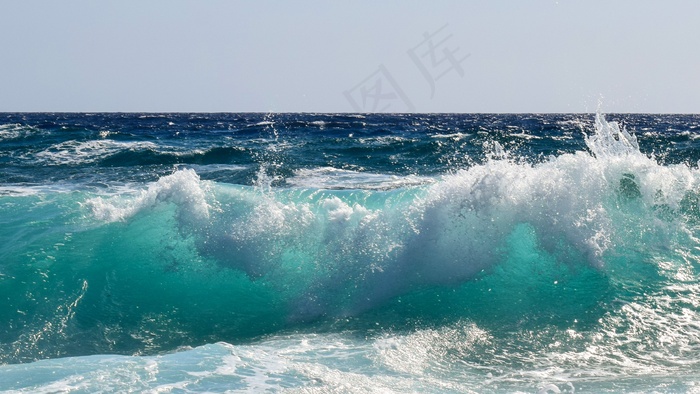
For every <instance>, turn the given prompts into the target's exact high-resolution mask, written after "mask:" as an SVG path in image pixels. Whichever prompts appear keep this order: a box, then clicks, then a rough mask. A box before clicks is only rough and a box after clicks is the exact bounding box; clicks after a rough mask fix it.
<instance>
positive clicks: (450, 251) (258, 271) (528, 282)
mask: <svg viewBox="0 0 700 394" xmlns="http://www.w3.org/2000/svg"><path fill="white" fill-rule="evenodd" d="M606 119H607V120H606ZM699 131H700V117H699V116H695V115H614V114H613V115H607V116H606V117H603V116H602V115H595V114H561V115H533V114H523V115H488V114H474V115H449V114H448V115H421V114H410V115H408V114H407V115H389V114H386V115H352V114H335V115H334V114H0V300H2V302H1V303H0V322H2V324H0V364H2V365H1V366H0V390H23V391H26V392H34V391H41V390H43V391H52V390H53V391H62V390H63V391H75V392H94V391H99V390H105V389H108V388H109V389H114V390H117V391H125V390H165V389H168V390H174V389H176V390H184V391H187V390H190V391H195V392H197V391H225V390H249V391H262V390H273V391H285V390H290V391H294V390H308V391H313V392H334V391H343V390H355V389H357V390H359V391H362V390H369V391H372V390H385V391H389V392H411V391H414V392H465V391H467V392H468V391H474V392H502V391H505V392H512V391H523V392H538V391H540V392H574V391H576V392H619V391H653V390H657V391H665V392H668V391H672V392H686V391H692V390H694V389H695V388H696V384H698V382H700V374H699V373H698V372H700V369H699V367H698V365H697V361H696V360H697V357H696V355H697V354H698V351H699V350H700V325H698V324H697V321H699V318H700V316H698V305H700V282H699V281H698V280H697V272H696V271H697V270H698V254H699V253H700V252H699V250H700V249H699V247H700V245H699V241H698V239H700V238H698V236H699V235H700V234H698V230H699V227H698V225H699V223H700V207H698V201H700V189H699V185H700V183H699V182H700V173H699V172H698V168H697V161H698V159H700V149H699V148H700V146H699V145H698V138H699V137H700V134H699V133H698V132H699ZM351 388H352V389H351Z"/></svg>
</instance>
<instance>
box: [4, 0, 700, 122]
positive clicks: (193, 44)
mask: <svg viewBox="0 0 700 394" xmlns="http://www.w3.org/2000/svg"><path fill="white" fill-rule="evenodd" d="M698 21H700V2H694V1H668V2H660V1H647V0H641V1H640V0H638V1H602V0H587V1H583V0H578V1H574V0H558V1H555V0H542V1H530V2H524V1H514V0H513V1H493V0H491V1H485V0H484V1H431V2H428V1H423V2H416V1H405V0H404V1H383V2H379V1H369V0H354V1H344V2H340V1H294V2H292V1H289V2H282V1H206V0H204V1H179V0H167V1H166V0H162V1H156V0H152V1H143V0H141V1H132V0H120V1H94V0H91V1H87V0H76V1H70V0H69V1H48V0H46V1H37V0H22V1H19V0H0V51H1V52H0V53H1V55H0V111H125V112H126V111H214V112H248V111H255V112H268V111H275V112H286V111H290V112H296V111H303V112H354V111H357V110H360V111H372V110H375V111H399V112H405V111H415V112H590V111H594V110H595V109H596V107H597V105H598V101H599V100H602V103H603V110H604V111H606V112H654V113H658V112H661V113H668V112H671V113H699V112H700V50H699V49H698V48H699V47H700V45H699V43H700V23H698ZM440 29H442V30H440ZM431 44H432V47H431V46H430V45H431ZM411 53H413V55H414V56H413V57H412V56H411ZM423 55H424V56H423ZM431 55H434V56H435V60H436V61H438V62H439V61H440V60H443V61H442V62H440V63H437V65H433V63H432V62H431V60H430V56H431ZM449 56H452V57H451V58H450V57H449ZM440 74H442V76H441V77H440V78H437V76H438V75H440Z"/></svg>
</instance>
